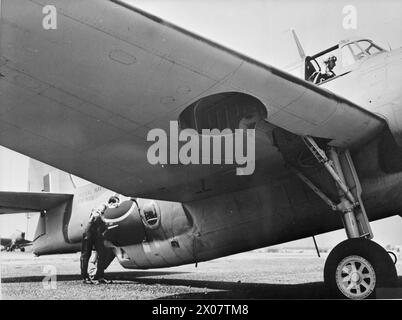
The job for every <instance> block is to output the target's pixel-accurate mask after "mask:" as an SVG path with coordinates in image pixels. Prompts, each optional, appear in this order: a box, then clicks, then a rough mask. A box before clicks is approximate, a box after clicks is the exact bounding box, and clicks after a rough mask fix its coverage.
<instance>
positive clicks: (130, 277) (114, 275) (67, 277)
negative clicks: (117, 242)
mask: <svg viewBox="0 0 402 320" xmlns="http://www.w3.org/2000/svg"><path fill="white" fill-rule="evenodd" d="M183 273H185V272H178V271H163V272H162V271H159V272H158V271H129V272H126V271H125V272H106V274H105V276H107V278H108V279H112V280H119V281H133V282H134V281H135V282H139V278H141V277H155V276H164V275H179V274H183ZM43 277H44V276H43V275H41V276H22V277H4V278H2V279H1V282H2V283H24V282H42V281H43ZM57 280H58V281H81V280H82V278H81V275H80V274H59V275H57Z"/></svg>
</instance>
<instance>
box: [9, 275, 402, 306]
mask: <svg viewBox="0 0 402 320" xmlns="http://www.w3.org/2000/svg"><path fill="white" fill-rule="evenodd" d="M181 274H186V272H174V271H170V272H153V271H151V272H149V271H130V272H108V273H107V277H108V278H109V279H112V280H114V283H113V284H112V285H113V286H119V285H122V284H123V283H124V285H127V282H133V283H141V284H146V285H167V286H184V287H189V288H198V289H201V290H199V291H198V292H189V293H182V294H174V295H167V296H164V297H161V298H158V299H162V300H167V299H210V300H211V299H330V298H331V297H330V296H329V295H328V293H327V291H326V289H325V286H324V283H323V282H311V283H301V284H271V283H249V282H247V283H242V282H230V281H211V280H193V279H180V278H171V277H172V276H180V275H181ZM155 276H157V277H160V276H169V277H170V278H152V277H155ZM57 279H58V280H59V281H81V277H80V275H78V274H74V275H58V276H57ZM42 280H43V276H25V277H10V278H3V279H2V282H3V283H22V282H41V281H42ZM389 290H391V291H389ZM389 290H388V291H386V292H384V293H383V294H382V296H380V297H379V298H384V299H402V276H400V277H398V284H397V288H395V289H389ZM193 291H194V290H193Z"/></svg>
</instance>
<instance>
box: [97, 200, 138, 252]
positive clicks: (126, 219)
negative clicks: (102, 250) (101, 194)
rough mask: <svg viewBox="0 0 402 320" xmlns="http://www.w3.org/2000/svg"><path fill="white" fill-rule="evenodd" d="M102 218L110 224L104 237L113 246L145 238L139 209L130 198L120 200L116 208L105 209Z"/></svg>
mask: <svg viewBox="0 0 402 320" xmlns="http://www.w3.org/2000/svg"><path fill="white" fill-rule="evenodd" d="M104 219H105V222H106V223H108V224H111V226H109V228H110V227H111V229H109V230H108V231H107V232H106V234H105V238H106V240H108V241H110V242H111V243H113V244H114V245H115V246H128V245H134V244H137V243H141V242H142V241H143V240H144V239H145V227H144V224H143V222H142V218H141V216H140V210H139V208H138V205H137V203H136V202H134V201H132V200H128V201H124V202H122V203H121V204H120V205H119V206H118V207H117V208H108V209H106V211H105V214H104Z"/></svg>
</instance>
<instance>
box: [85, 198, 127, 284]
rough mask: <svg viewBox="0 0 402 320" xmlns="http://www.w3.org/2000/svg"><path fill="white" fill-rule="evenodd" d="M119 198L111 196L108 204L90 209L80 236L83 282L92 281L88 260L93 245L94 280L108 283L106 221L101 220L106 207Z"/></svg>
mask: <svg viewBox="0 0 402 320" xmlns="http://www.w3.org/2000/svg"><path fill="white" fill-rule="evenodd" d="M118 203H119V198H118V197H116V196H113V197H111V198H110V199H109V201H108V205H106V204H102V205H100V206H99V207H98V208H96V209H92V211H91V215H90V218H89V222H88V224H87V226H86V228H85V231H84V234H83V237H82V246H81V259H80V260H81V276H82V278H83V282H84V283H87V284H92V283H94V281H93V280H92V279H91V278H90V277H89V274H88V262H89V259H90V257H91V254H92V248H93V247H94V246H95V250H96V253H97V255H98V257H97V271H96V274H95V276H94V280H98V283H110V281H108V280H106V279H105V278H104V271H105V264H106V260H107V254H108V252H107V248H106V247H105V244H104V234H105V232H106V231H107V229H108V228H107V226H106V223H105V222H104V220H103V214H104V213H105V211H106V209H107V208H108V207H116V206H118Z"/></svg>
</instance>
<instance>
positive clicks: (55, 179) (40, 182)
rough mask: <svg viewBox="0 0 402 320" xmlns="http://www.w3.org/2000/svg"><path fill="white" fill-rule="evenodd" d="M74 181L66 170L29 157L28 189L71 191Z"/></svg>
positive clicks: (37, 190)
mask: <svg viewBox="0 0 402 320" xmlns="http://www.w3.org/2000/svg"><path fill="white" fill-rule="evenodd" d="M75 187H76V186H75V185H74V181H73V180H72V178H71V175H69V174H68V173H66V172H63V171H61V170H58V169H56V168H54V167H51V166H49V165H47V164H44V163H42V162H40V161H37V160H34V159H29V168H28V190H29V191H31V192H42V191H44V192H55V193H73V190H74V189H75Z"/></svg>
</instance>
